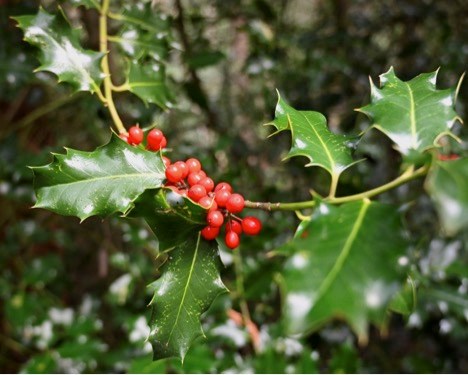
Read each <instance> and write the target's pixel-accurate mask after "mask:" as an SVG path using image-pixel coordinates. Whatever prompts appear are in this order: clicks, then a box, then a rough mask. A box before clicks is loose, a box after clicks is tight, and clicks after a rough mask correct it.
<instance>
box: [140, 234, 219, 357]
mask: <svg viewBox="0 0 468 375" xmlns="http://www.w3.org/2000/svg"><path fill="white" fill-rule="evenodd" d="M220 268H221V261H220V258H219V254H218V245H217V243H216V241H209V242H208V241H205V240H203V239H201V236H200V235H199V234H198V235H195V236H191V237H188V238H187V239H186V241H185V242H183V243H180V244H179V245H177V246H176V247H175V248H174V250H172V251H171V252H170V253H169V257H168V260H167V262H166V264H165V265H164V266H163V268H162V275H161V277H160V278H159V279H158V280H156V281H155V282H154V283H152V284H151V285H150V288H152V289H154V297H153V299H152V301H151V304H150V305H151V306H152V308H153V314H152V317H151V322H150V328H151V332H150V336H149V341H150V342H151V344H152V345H153V353H154V360H157V359H161V358H167V357H180V358H181V359H182V360H183V359H184V357H185V354H186V353H187V351H188V349H189V347H190V345H191V343H192V342H193V341H194V340H195V339H196V338H197V337H199V336H203V335H204V333H203V329H202V327H201V324H200V316H201V314H202V313H203V312H205V311H206V310H207V309H208V307H209V306H210V305H211V303H212V302H213V300H214V299H215V298H216V296H218V295H219V294H220V293H224V292H226V291H227V289H226V287H225V286H224V284H223V282H222V281H221V278H220V275H219V271H220Z"/></svg>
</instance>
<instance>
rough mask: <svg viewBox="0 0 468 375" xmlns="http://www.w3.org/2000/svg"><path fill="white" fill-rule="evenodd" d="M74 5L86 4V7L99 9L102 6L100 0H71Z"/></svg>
mask: <svg viewBox="0 0 468 375" xmlns="http://www.w3.org/2000/svg"><path fill="white" fill-rule="evenodd" d="M70 3H72V4H73V5H74V6H77V7H78V6H81V5H82V6H84V7H85V8H86V9H99V8H100V7H101V6H100V4H99V1H98V0H70Z"/></svg>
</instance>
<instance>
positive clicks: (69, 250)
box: [0, 0, 468, 373]
mask: <svg viewBox="0 0 468 375" xmlns="http://www.w3.org/2000/svg"><path fill="white" fill-rule="evenodd" d="M71 3H72V2H69V1H65V2H61V3H60V4H61V5H62V6H63V7H64V10H65V12H66V13H67V15H68V17H69V18H70V19H71V21H72V23H73V24H74V25H75V26H81V27H83V31H84V35H85V37H84V39H83V44H84V45H85V46H86V47H87V48H94V49H96V48H97V46H98V35H97V25H98V15H97V13H96V12H94V11H92V10H91V11H87V10H85V9H84V8H82V7H80V8H78V9H77V8H74V7H73V6H72V4H71ZM39 5H40V2H34V1H0V270H1V271H0V296H1V305H0V369H1V371H3V372H18V371H24V372H126V371H132V372H225V371H231V372H232V371H234V372H244V371H246V372H258V373H262V372H396V373H398V372H408V373H413V372H419V373H420V372H436V373H437V372H462V373H463V372H465V373H466V372H468V361H467V359H466V348H467V344H468V340H467V336H468V330H467V324H466V323H467V319H468V302H467V298H466V296H467V289H468V274H467V271H466V265H467V262H466V261H467V253H466V248H465V247H464V245H465V244H466V243H467V238H466V233H465V234H461V235H460V236H459V237H457V238H446V237H444V236H442V235H438V234H437V233H438V232H439V227H438V223H437V219H436V215H435V213H434V211H433V208H432V205H431V204H430V202H429V199H428V198H427V196H425V195H424V193H421V183H414V184H411V185H410V190H409V193H408V190H401V191H400V190H398V191H396V192H393V193H390V194H387V195H386V196H385V197H384V199H387V200H391V201H397V202H401V201H402V200H405V199H409V198H411V197H417V198H415V199H414V201H413V202H412V204H413V209H412V210H411V211H410V213H409V214H408V215H407V218H406V219H407V223H408V227H409V228H410V229H411V238H412V240H413V244H414V246H413V248H412V250H410V251H409V253H408V258H409V260H410V262H411V266H412V270H413V272H415V273H416V274H418V276H419V277H420V279H419V280H420V285H419V288H420V293H419V296H418V300H417V306H416V308H415V311H414V312H413V314H411V315H410V316H406V317H405V316H400V315H394V316H393V317H392V319H391V324H390V326H389V329H388V332H387V333H386V334H381V333H379V332H377V331H376V330H374V329H372V330H371V336H370V341H369V344H368V345H367V346H365V347H360V346H358V345H357V343H356V339H355V337H354V335H353V334H352V333H351V332H350V330H349V328H348V327H347V326H346V325H344V324H341V323H340V322H332V323H330V324H327V325H326V326H325V327H324V328H323V329H321V330H320V331H319V332H316V333H314V334H311V335H309V336H307V337H305V338H301V339H292V338H286V337H285V336H284V333H283V332H282V331H281V328H280V327H279V325H278V324H277V322H278V318H279V316H278V310H279V296H278V290H277V286H276V284H275V283H274V280H273V275H274V274H275V272H277V271H278V270H279V267H280V264H281V262H280V260H274V259H271V258H269V257H268V256H267V254H268V252H269V251H270V250H272V249H274V248H275V247H276V246H278V245H280V244H282V243H284V242H285V241H286V240H287V239H288V238H290V236H291V235H292V233H293V232H294V229H295V226H296V225H297V223H298V220H297V218H296V217H295V215H293V214H292V213H274V214H271V215H267V214H263V213H262V214H261V216H262V219H263V221H264V226H265V229H264V230H263V232H262V235H261V236H259V237H256V238H251V239H247V240H246V241H245V243H244V244H243V249H242V251H243V254H244V260H245V266H244V271H245V288H246V295H247V298H248V300H249V305H250V309H251V312H252V314H253V320H254V321H255V323H256V324H257V325H258V327H259V329H260V332H261V337H262V342H263V345H264V349H263V352H262V353H260V354H257V355H255V354H254V352H253V350H252V348H251V346H250V345H249V343H248V337H247V334H246V332H245V330H243V329H242V328H239V327H237V326H235V324H233V322H232V321H230V320H229V319H228V317H227V314H226V312H227V311H228V310H229V309H235V310H238V309H239V308H238V301H237V300H236V297H235V295H231V296H229V295H225V296H223V297H220V298H218V299H217V301H216V302H215V304H214V305H213V307H212V308H211V310H210V312H209V313H208V314H207V315H206V317H205V319H204V328H205V331H206V333H207V340H200V341H198V342H197V343H196V344H195V345H194V346H193V348H192V349H191V350H190V351H189V354H188V356H187V359H186V362H185V365H184V367H181V365H180V364H179V363H178V362H177V361H176V360H165V361H160V362H156V363H151V360H150V354H149V352H148V344H145V343H144V339H145V338H146V334H147V321H148V319H149V315H150V311H149V309H148V308H147V307H146V304H147V303H148V302H149V300H150V298H151V295H150V294H149V292H148V291H147V289H146V285H147V284H149V282H150V281H152V280H154V279H155V278H156V277H157V276H158V271H157V267H158V261H157V260H156V255H157V241H156V239H155V238H154V236H153V235H152V234H151V232H150V231H149V229H148V228H147V227H146V226H145V225H144V224H143V223H141V222H135V221H129V220H127V219H125V220H121V219H114V218H111V219H106V220H102V219H99V218H91V219H88V220H86V221H85V222H84V223H82V224H79V221H78V219H76V218H67V217H62V216H59V215H56V214H53V213H50V212H48V211H44V210H39V209H38V210H33V209H31V206H32V205H33V204H34V193H33V190H32V172H31V170H29V169H28V168H27V166H35V165H41V164H45V163H48V162H50V161H51V156H50V152H61V151H62V150H63V147H64V146H67V147H71V148H75V149H81V150H92V149H94V148H96V147H97V146H99V145H101V144H103V143H105V142H106V141H107V140H108V138H109V135H110V132H109V128H110V124H111V122H110V118H109V116H108V113H107V111H106V110H105V109H104V108H103V107H102V106H101V104H100V103H99V101H98V100H97V99H96V98H95V97H93V96H91V95H89V94H87V93H78V94H74V95H71V91H70V88H69V87H68V86H67V85H62V84H60V85H59V84H57V83H56V80H55V77H53V76H52V75H49V74H47V73H38V74H34V73H33V70H34V69H35V68H36V67H37V66H38V61H37V59H36V57H35V56H36V54H37V50H36V49H35V48H33V47H30V46H29V45H27V44H26V43H24V42H22V33H21V32H20V30H19V29H18V28H16V27H15V22H14V21H13V20H12V19H11V18H10V17H11V16H14V15H20V14H30V13H34V12H36V11H37V9H38V6H39ZM57 5H58V4H57V2H55V1H44V2H42V6H44V7H45V9H47V10H49V11H53V10H55V9H56V8H57ZM157 5H158V7H159V9H160V11H161V12H165V13H167V14H168V15H169V16H171V17H173V18H174V22H173V36H174V41H175V42H177V43H178V48H175V49H174V50H172V52H171V53H170V56H169V58H168V61H167V71H168V76H169V83H170V86H171V88H172V90H173V93H174V97H175V101H174V102H175V108H174V109H173V110H171V111H169V112H167V113H163V112H161V111H160V110H159V109H158V108H157V107H155V106H148V107H146V106H145V105H144V104H143V103H142V102H140V101H139V99H137V98H135V97H133V96H131V95H129V94H128V95H127V94H121V95H118V96H116V102H117V106H118V108H119V111H120V113H121V115H122V117H123V119H124V122H125V123H126V124H128V125H131V124H133V123H136V122H139V123H140V124H142V126H147V125H149V124H151V123H152V122H154V121H157V122H158V124H159V126H160V127H161V128H162V129H163V130H164V132H165V133H166V134H167V137H168V139H169V143H170V145H171V147H173V155H174V159H177V158H180V159H182V158H187V157H189V156H194V157H197V158H199V159H200V160H201V161H202V163H203V165H204V168H205V169H206V170H207V171H209V173H210V175H212V177H214V178H215V180H226V181H230V182H231V183H232V185H233V186H234V187H235V189H236V190H238V191H240V192H243V193H244V194H245V195H246V197H247V198H248V199H250V200H261V201H291V200H294V201H299V200H303V199H308V198H309V189H310V188H312V187H313V188H314V189H315V190H317V191H319V192H326V189H327V187H328V184H329V181H328V178H329V177H328V176H327V175H326V173H323V172H321V171H320V170H316V169H315V168H312V169H310V168H307V169H305V168H303V165H304V160H301V159H300V158H299V159H298V160H291V161H288V162H287V163H283V162H281V158H282V156H284V155H285V154H286V152H287V150H288V143H289V136H288V135H287V134H286V135H283V134H281V135H279V136H276V137H275V138H271V139H266V137H267V136H268V134H269V133H270V130H269V129H268V128H267V127H262V126H261V125H262V124H263V123H266V122H268V121H269V120H271V119H272V117H273V113H274V107H275V104H276V99H277V98H276V93H275V89H276V88H277V89H279V90H280V92H281V93H282V95H283V96H284V97H285V98H286V99H287V100H288V101H289V102H290V104H291V105H293V106H294V107H296V108H297V109H313V110H316V111H320V112H322V113H324V114H325V115H326V117H327V119H328V121H329V126H330V128H331V129H332V130H333V131H335V132H346V133H348V134H358V133H360V132H361V131H362V130H364V129H366V128H367V127H368V125H369V124H368V122H366V121H367V120H366V119H365V118H364V117H363V116H362V115H359V114H358V113H357V112H355V111H354V109H355V108H358V107H360V106H362V105H364V104H366V103H367V102H368V100H369V76H370V77H371V78H372V79H373V80H374V82H378V75H379V74H381V73H384V72H385V71H387V70H388V69H389V67H390V66H393V67H394V68H395V71H396V73H397V75H398V76H399V77H400V78H401V79H405V80H406V79H411V78H412V77H414V76H415V75H417V74H419V73H422V72H430V71H434V70H436V69H438V68H439V67H440V68H441V69H440V71H439V80H438V84H439V87H442V88H447V87H449V86H454V85H456V83H457V81H458V79H459V77H460V76H461V75H462V74H463V72H464V71H465V70H466V68H467V65H466V62H467V61H468V59H467V57H468V3H467V2H466V1H464V0H451V1H438V0H424V1H422V0H420V1H416V0H414V1H400V0H389V1H377V0H375V1H368V0H366V1H364V0H362V1H361V0H356V1H351V0H329V1H326V0H313V1H312V0H293V1H287V0H275V1H263V0H244V1H239V0H238V1H233V0H218V1H201V0H193V1H181V2H179V1H169V0H167V1H158V2H157ZM112 6H113V7H114V8H115V9H117V10H118V9H119V2H118V1H113V2H112ZM112 27H113V26H112V24H111V30H110V31H111V32H112ZM183 51H185V52H183ZM111 65H112V68H113V75H114V77H115V79H116V80H117V81H118V80H119V79H122V76H121V75H120V73H119V66H120V62H119V61H118V60H117V59H116V58H115V57H112V55H111ZM467 99H468V91H467V85H466V84H464V85H462V88H461V91H460V94H459V100H458V105H457V110H458V113H459V114H460V116H461V117H462V118H465V119H466V110H467V107H466V105H467ZM455 131H456V132H457V133H458V134H459V135H461V136H462V137H463V136H464V135H466V130H464V129H463V127H461V126H457V128H456V129H455ZM455 147H458V148H459V150H461V148H462V147H464V146H463V145H458V146H455ZM455 150H456V149H455ZM356 154H357V157H366V158H367V161H366V162H364V163H361V164H359V167H357V168H352V169H350V170H349V171H347V172H345V173H344V174H343V176H342V180H341V182H342V183H341V185H340V188H339V191H338V192H339V194H348V193H353V192H359V191H363V190H365V189H368V188H371V187H374V186H377V185H380V184H382V183H384V182H386V181H388V180H389V179H391V178H392V177H394V176H396V175H397V174H398V168H399V162H400V159H399V156H398V154H397V153H396V152H395V151H394V150H393V149H392V146H391V144H390V142H389V141H388V140H387V139H386V138H385V137H384V136H383V135H381V134H379V133H378V132H376V131H374V130H371V131H369V132H368V133H366V135H365V136H364V137H363V140H362V141H361V144H360V145H359V147H358V148H357V151H356ZM223 259H224V260H225V263H226V269H225V270H224V272H223V280H224V281H225V283H226V285H227V286H228V287H229V288H230V289H231V290H235V277H234V273H233V270H232V264H231V262H230V259H231V258H230V254H229V253H228V252H225V253H224V254H223ZM463 354H465V357H463Z"/></svg>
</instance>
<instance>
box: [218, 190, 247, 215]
mask: <svg viewBox="0 0 468 375" xmlns="http://www.w3.org/2000/svg"><path fill="white" fill-rule="evenodd" d="M221 191H223V190H221ZM244 202H245V201H244V197H243V196H242V195H240V194H237V193H234V194H231V196H230V197H229V198H228V200H227V202H226V209H227V210H228V211H229V212H230V213H232V214H236V213H239V212H241V211H242V210H243V209H244V205H245V203H244ZM218 204H219V203H218Z"/></svg>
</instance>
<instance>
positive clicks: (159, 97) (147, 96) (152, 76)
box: [127, 61, 172, 109]
mask: <svg viewBox="0 0 468 375" xmlns="http://www.w3.org/2000/svg"><path fill="white" fill-rule="evenodd" d="M165 76H166V74H165V68H164V65H161V64H158V63H153V64H147V65H142V64H140V63H138V62H137V61H132V62H131V63H130V68H129V71H128V76H127V77H128V81H127V85H128V87H129V91H130V92H132V93H134V94H135V95H137V96H138V97H139V98H140V99H142V100H143V101H144V102H145V103H154V104H156V105H158V106H159V107H161V108H163V109H165V108H168V107H170V106H171V105H172V104H171V96H170V93H169V90H168V88H167V86H166V84H165Z"/></svg>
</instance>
